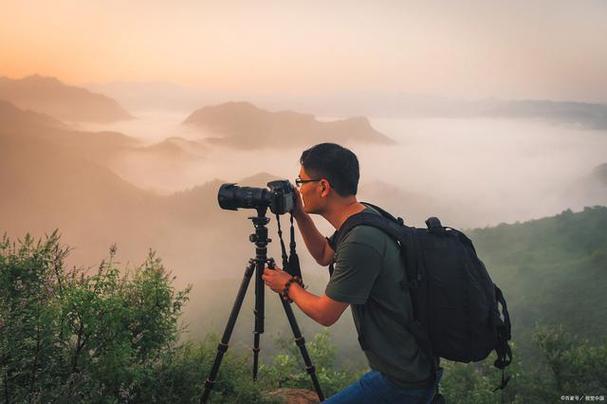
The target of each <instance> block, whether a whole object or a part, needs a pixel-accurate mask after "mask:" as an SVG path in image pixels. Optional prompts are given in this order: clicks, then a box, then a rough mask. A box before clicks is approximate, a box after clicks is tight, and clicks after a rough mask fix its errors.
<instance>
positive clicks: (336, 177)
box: [263, 143, 435, 403]
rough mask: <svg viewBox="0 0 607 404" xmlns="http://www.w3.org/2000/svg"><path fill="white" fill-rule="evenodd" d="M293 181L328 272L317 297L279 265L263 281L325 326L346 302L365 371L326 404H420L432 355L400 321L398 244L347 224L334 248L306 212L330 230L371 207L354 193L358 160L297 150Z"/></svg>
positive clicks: (307, 237)
mask: <svg viewBox="0 0 607 404" xmlns="http://www.w3.org/2000/svg"><path fill="white" fill-rule="evenodd" d="M300 163H301V169H300V172H299V178H298V179H297V181H296V184H297V186H298V187H299V191H297V190H296V191H295V192H296V207H295V210H294V217H295V220H296V221H297V224H298V226H299V229H300V231H301V234H302V237H303V239H304V241H305V243H306V246H307V248H308V250H309V251H310V254H311V255H312V256H313V257H314V259H315V260H316V261H317V262H318V263H319V264H320V265H322V266H328V265H330V264H331V263H333V264H334V268H335V269H334V271H333V273H332V275H331V279H330V280H329V283H328V284H327V287H326V289H325V293H324V294H323V295H321V296H317V295H314V294H312V293H310V292H308V291H306V290H305V289H304V288H303V287H301V286H300V285H299V284H298V283H297V282H294V281H293V280H291V275H289V274H288V273H286V272H285V271H282V270H280V269H277V270H271V269H266V270H265V271H264V275H263V280H264V282H265V283H266V284H267V285H268V286H269V287H270V288H271V289H272V290H273V291H275V292H278V293H282V294H283V297H286V298H289V299H291V300H292V301H293V302H295V304H297V306H298V307H299V308H300V309H301V310H302V311H303V312H304V313H305V314H306V315H308V316H309V317H311V318H312V319H314V320H315V321H316V322H318V323H320V324H322V325H324V326H331V325H332V324H334V323H335V322H336V321H337V320H338V319H339V317H340V316H341V315H342V313H343V312H344V311H345V309H346V308H347V307H348V306H349V305H351V306H352V315H353V318H354V324H355V326H356V330H357V332H358V339H359V342H360V345H361V348H362V349H363V351H364V353H365V355H366V356H367V359H368V362H369V367H370V368H371V371H370V372H368V373H366V374H365V375H363V377H362V378H361V379H360V380H359V381H357V382H356V383H354V384H352V385H350V386H348V387H346V388H345V389H344V390H343V391H341V392H339V393H337V394H336V395H334V396H332V397H330V398H329V399H327V400H326V401H325V402H327V403H369V402H387V403H426V402H430V401H431V400H432V395H433V392H434V387H435V386H434V383H433V380H434V377H433V375H431V369H432V363H431V359H430V358H428V357H427V356H426V355H424V354H423V353H422V351H421V350H420V348H419V346H418V345H417V343H416V341H415V339H414V337H413V335H411V333H410V332H409V331H408V330H407V327H406V324H408V323H409V322H410V321H411V319H412V316H413V314H412V305H411V301H410V297H409V292H408V290H407V289H402V288H401V286H400V285H401V281H402V280H403V277H404V276H405V275H404V271H403V263H402V262H401V255H400V250H399V247H398V245H397V243H396V242H395V241H394V240H392V239H391V238H390V237H389V236H388V235H387V234H386V233H384V232H383V231H381V230H379V229H377V228H373V227H370V226H366V225H362V226H357V227H355V228H353V229H352V230H351V231H350V232H349V233H348V234H347V235H345V237H344V238H343V240H342V241H341V242H340V244H339V247H338V249H337V251H334V250H333V249H332V247H331V245H330V242H329V240H328V239H327V238H325V237H324V236H323V235H321V234H320V232H319V231H318V229H317V228H316V226H315V224H314V222H313V221H312V219H311V217H310V214H317V215H320V216H322V217H323V218H324V219H326V220H327V221H328V222H329V223H331V225H332V226H333V227H334V228H335V229H336V230H337V229H339V228H340V227H341V226H342V224H343V223H344V222H345V221H346V219H348V218H349V217H350V216H352V215H355V214H357V213H361V212H363V211H367V212H373V213H376V214H378V213H377V212H375V211H374V210H373V209H372V208H370V207H367V206H365V205H363V204H361V203H360V202H358V201H357V199H356V192H357V187H358V180H359V166H358V159H357V158H356V155H354V153H352V152H351V151H350V150H348V149H346V148H344V147H342V146H339V145H336V144H332V143H322V144H319V145H316V146H314V147H312V148H310V149H308V150H306V151H304V152H303V153H302V155H301V158H300Z"/></svg>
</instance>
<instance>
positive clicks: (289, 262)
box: [276, 214, 303, 280]
mask: <svg viewBox="0 0 607 404" xmlns="http://www.w3.org/2000/svg"><path fill="white" fill-rule="evenodd" d="M276 223H277V224H278V238H279V239H280V249H281V251H282V267H283V268H284V270H285V271H287V272H288V273H289V274H291V276H298V277H299V279H302V280H303V277H302V276H301V266H300V264H299V256H298V255H297V251H296V247H297V243H295V227H294V225H293V214H291V215H290V223H291V229H290V235H291V242H290V243H289V255H287V248H286V246H285V242H284V240H283V239H282V229H281V227H280V215H278V214H276Z"/></svg>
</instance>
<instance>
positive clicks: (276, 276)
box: [261, 268, 291, 293]
mask: <svg viewBox="0 0 607 404" xmlns="http://www.w3.org/2000/svg"><path fill="white" fill-rule="evenodd" d="M261 278H262V279H263V281H264V283H265V284H266V285H268V286H269V287H270V289H272V290H273V291H274V292H276V293H282V291H283V290H284V288H285V285H286V284H287V281H288V280H289V279H291V275H290V274H289V273H288V272H285V271H283V270H282V269H280V268H275V269H269V268H266V269H264V271H263V275H262V276H261Z"/></svg>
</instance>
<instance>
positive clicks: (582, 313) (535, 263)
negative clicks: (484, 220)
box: [469, 206, 607, 338]
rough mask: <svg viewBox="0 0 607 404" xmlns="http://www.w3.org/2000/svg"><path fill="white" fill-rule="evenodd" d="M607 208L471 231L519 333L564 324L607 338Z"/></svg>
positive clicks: (567, 213)
mask: <svg viewBox="0 0 607 404" xmlns="http://www.w3.org/2000/svg"><path fill="white" fill-rule="evenodd" d="M606 226H607V207H598V206H597V207H594V208H586V209H584V210H583V211H582V212H577V213H574V212H572V211H571V210H566V211H564V212H563V213H561V214H559V215H557V216H554V217H549V218H544V219H539V220H533V221H529V222H525V223H515V224H502V225H499V226H496V227H492V228H486V229H477V230H474V231H472V232H470V234H469V235H470V236H471V238H472V239H473V241H474V243H475V245H476V248H477V251H478V253H479V256H480V257H481V259H482V260H483V261H484V262H485V264H486V266H487V268H488V270H489V272H490V273H491V274H492V277H493V278H494V281H495V282H496V283H497V284H498V286H500V288H501V289H502V290H503V291H504V294H505V296H506V299H507V300H508V303H509V306H510V312H511V314H512V318H513V328H514V329H515V334H518V335H519V336H520V335H521V334H524V333H525V332H526V331H528V330H530V329H531V328H532V327H533V326H534V325H535V324H538V323H551V324H562V325H564V326H565V328H566V329H567V330H569V331H570V332H573V333H576V334H578V335H580V336H582V337H586V338H599V337H601V336H604V335H606V334H607V321H606V319H607V302H606V301H605V299H604V298H603V293H604V291H605V288H607V232H605V228H606Z"/></svg>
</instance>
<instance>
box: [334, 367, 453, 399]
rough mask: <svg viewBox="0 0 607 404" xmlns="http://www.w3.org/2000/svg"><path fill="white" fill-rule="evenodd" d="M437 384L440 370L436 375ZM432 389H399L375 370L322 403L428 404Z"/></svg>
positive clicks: (432, 392)
mask: <svg viewBox="0 0 607 404" xmlns="http://www.w3.org/2000/svg"><path fill="white" fill-rule="evenodd" d="M437 376H438V377H437V381H436V383H438V382H439V381H440V377H441V376H442V369H441V370H439V373H438V375H437ZM434 388H435V386H432V387H427V388H424V389H408V388H404V387H400V386H398V385H396V384H394V382H391V381H390V380H388V378H387V377H386V376H384V375H382V374H381V373H379V372H378V371H376V370H372V371H370V372H367V373H365V374H364V375H363V377H361V378H360V380H358V381H357V382H355V383H353V384H351V385H349V386H348V387H346V388H345V389H343V390H342V391H340V392H339V393H337V394H335V395H333V396H331V397H329V398H328V399H326V400H325V401H323V403H329V404H358V403H361V404H367V403H398V404H409V403H411V404H413V403H415V404H421V403H424V404H426V403H430V402H431V401H432V396H433V394H434Z"/></svg>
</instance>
